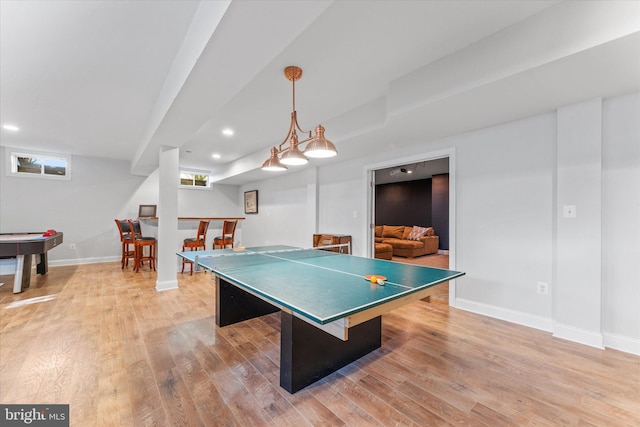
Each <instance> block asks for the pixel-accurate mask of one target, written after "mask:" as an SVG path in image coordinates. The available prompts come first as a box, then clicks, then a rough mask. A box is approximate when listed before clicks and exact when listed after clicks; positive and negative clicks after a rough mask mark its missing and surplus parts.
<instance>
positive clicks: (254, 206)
mask: <svg viewBox="0 0 640 427" xmlns="http://www.w3.org/2000/svg"><path fill="white" fill-rule="evenodd" d="M244 213H245V214H257V213H258V190H251V191H245V192H244Z"/></svg>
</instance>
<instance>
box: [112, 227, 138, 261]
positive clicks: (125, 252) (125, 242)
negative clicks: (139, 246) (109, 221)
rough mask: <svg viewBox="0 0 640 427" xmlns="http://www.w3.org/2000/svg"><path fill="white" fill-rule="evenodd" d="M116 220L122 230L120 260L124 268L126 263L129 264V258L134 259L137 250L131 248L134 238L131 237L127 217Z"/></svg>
mask: <svg viewBox="0 0 640 427" xmlns="http://www.w3.org/2000/svg"><path fill="white" fill-rule="evenodd" d="M115 222H116V226H117V227H118V231H119V232H120V242H121V243H122V259H121V260H120V262H121V264H122V268H123V269H124V267H125V265H126V266H128V265H129V258H131V259H133V257H134V256H135V251H134V249H132V248H131V245H133V240H132V239H131V232H130V228H129V221H127V220H126V219H116V220H115Z"/></svg>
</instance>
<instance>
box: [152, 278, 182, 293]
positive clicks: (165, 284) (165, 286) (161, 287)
mask: <svg viewBox="0 0 640 427" xmlns="http://www.w3.org/2000/svg"><path fill="white" fill-rule="evenodd" d="M171 289H178V281H177V280H165V281H162V282H161V281H159V280H157V281H156V291H158V292H161V291H169V290H171Z"/></svg>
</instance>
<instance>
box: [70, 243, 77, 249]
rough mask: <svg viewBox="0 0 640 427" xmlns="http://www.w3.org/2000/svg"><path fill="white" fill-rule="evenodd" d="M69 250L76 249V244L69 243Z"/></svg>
mask: <svg viewBox="0 0 640 427" xmlns="http://www.w3.org/2000/svg"><path fill="white" fill-rule="evenodd" d="M69 249H71V250H72V251H74V250H75V249H76V244H75V243H69Z"/></svg>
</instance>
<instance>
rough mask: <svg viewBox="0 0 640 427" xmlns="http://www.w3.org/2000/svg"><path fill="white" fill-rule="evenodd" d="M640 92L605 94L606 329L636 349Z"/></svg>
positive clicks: (609, 339) (639, 330)
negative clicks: (611, 97)
mask: <svg viewBox="0 0 640 427" xmlns="http://www.w3.org/2000/svg"><path fill="white" fill-rule="evenodd" d="M639 118H640V93H635V94H631V95H627V96H621V97H617V98H614V99H609V100H605V102H604V105H603V126H602V135H603V136H602V138H603V143H604V144H603V153H602V330H603V332H604V340H605V345H606V346H611V347H615V348H620V349H624V350H626V351H633V350H634V348H635V349H636V352H638V351H637V349H638V337H640V124H639Z"/></svg>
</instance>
